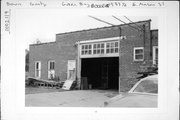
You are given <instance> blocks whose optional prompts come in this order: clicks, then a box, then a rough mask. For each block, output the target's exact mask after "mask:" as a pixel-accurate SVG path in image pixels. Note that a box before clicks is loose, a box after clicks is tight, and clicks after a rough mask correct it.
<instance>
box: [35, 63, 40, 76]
mask: <svg viewBox="0 0 180 120" xmlns="http://www.w3.org/2000/svg"><path fill="white" fill-rule="evenodd" d="M35 77H36V78H40V77H41V62H40V61H36V62H35Z"/></svg>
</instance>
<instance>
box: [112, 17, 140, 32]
mask: <svg viewBox="0 0 180 120" xmlns="http://www.w3.org/2000/svg"><path fill="white" fill-rule="evenodd" d="M112 17H113V18H115V19H117V20H119V21H120V22H122V23H124V24H127V25H129V26H130V27H132V28H134V29H136V30H138V31H139V29H138V28H136V27H134V26H131V25H130V24H128V23H126V22H124V21H122V20H121V19H119V18H117V17H115V16H112Z"/></svg>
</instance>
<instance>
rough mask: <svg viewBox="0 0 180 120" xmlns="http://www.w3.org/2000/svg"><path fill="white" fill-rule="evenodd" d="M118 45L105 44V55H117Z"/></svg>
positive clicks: (113, 43) (116, 43) (115, 43)
mask: <svg viewBox="0 0 180 120" xmlns="http://www.w3.org/2000/svg"><path fill="white" fill-rule="evenodd" d="M118 51H119V45H118V42H108V43H106V53H107V54H109V53H118Z"/></svg>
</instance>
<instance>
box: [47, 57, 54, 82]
mask: <svg viewBox="0 0 180 120" xmlns="http://www.w3.org/2000/svg"><path fill="white" fill-rule="evenodd" d="M54 78H55V61H54V60H49V61H48V79H54Z"/></svg>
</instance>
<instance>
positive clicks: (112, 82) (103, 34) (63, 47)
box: [29, 20, 158, 91]
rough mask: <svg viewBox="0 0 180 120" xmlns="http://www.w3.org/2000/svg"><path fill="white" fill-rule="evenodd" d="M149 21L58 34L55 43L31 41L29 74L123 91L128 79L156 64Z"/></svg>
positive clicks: (155, 42)
mask: <svg viewBox="0 0 180 120" xmlns="http://www.w3.org/2000/svg"><path fill="white" fill-rule="evenodd" d="M150 23H151V20H146V21H139V22H136V23H129V24H122V25H117V26H110V27H103V28H96V29H88V30H82V31H75V32H68V33H60V34H56V41H55V42H49V43H41V44H31V45H30V53H29V72H30V73H29V74H30V76H31V77H37V78H41V79H60V80H62V81H63V80H67V79H75V80H77V81H78V87H80V86H84V85H85V84H86V85H87V86H91V87H92V89H117V90H118V89H120V90H121V91H127V90H128V89H129V88H127V86H128V81H129V80H133V79H135V78H136V77H137V76H138V74H137V73H138V72H140V71H142V70H143V68H145V67H147V66H153V65H156V64H157V59H158V58H157V56H158V30H151V28H150ZM137 26H139V27H137Z"/></svg>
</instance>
